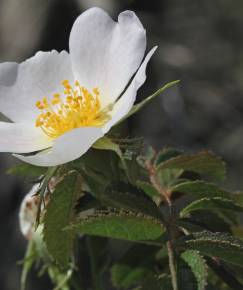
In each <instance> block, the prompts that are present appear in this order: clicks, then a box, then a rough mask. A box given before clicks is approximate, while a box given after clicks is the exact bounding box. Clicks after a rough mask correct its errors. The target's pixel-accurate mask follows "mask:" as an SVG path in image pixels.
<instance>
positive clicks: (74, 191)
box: [43, 173, 80, 268]
mask: <svg viewBox="0 0 243 290" xmlns="http://www.w3.org/2000/svg"><path fill="white" fill-rule="evenodd" d="M79 186H80V183H79V182H78V176H77V174H76V173H74V174H70V175H68V176H66V177H65V179H64V180H63V181H61V182H60V183H59V184H58V185H57V187H56V189H55V191H54V192H53V193H52V195H51V199H50V201H49V203H48V205H47V208H46V213H45V216H44V221H43V222H44V230H43V237H44V241H45V243H46V246H47V249H48V252H49V253H50V255H51V256H52V257H53V258H54V260H55V261H56V262H57V263H58V264H59V266H60V267H62V268H67V266H68V262H69V259H70V256H71V252H72V246H73V232H72V231H68V232H66V231H64V230H63V229H64V228H65V227H66V226H67V225H69V223H70V222H71V221H73V219H74V212H75V205H76V201H77V198H78V196H79V194H80V188H79Z"/></svg>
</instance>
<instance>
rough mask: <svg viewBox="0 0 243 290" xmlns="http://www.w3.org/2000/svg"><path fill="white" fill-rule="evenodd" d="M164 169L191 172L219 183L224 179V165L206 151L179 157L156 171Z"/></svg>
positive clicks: (161, 165) (168, 161) (166, 162)
mask: <svg viewBox="0 0 243 290" xmlns="http://www.w3.org/2000/svg"><path fill="white" fill-rule="evenodd" d="M166 169H183V170H187V171H193V172H196V173H198V174H201V175H203V176H204V175H205V176H208V177H211V178H214V179H216V180H219V181H221V180H223V179H224V177H225V163H224V162H223V161H222V159H221V158H219V157H217V156H216V155H214V154H213V153H211V152H208V151H202V152H199V153H197V154H184V155H180V156H177V157H174V158H171V159H169V160H167V161H165V162H163V163H161V164H160V165H159V166H157V170H158V171H161V170H166Z"/></svg>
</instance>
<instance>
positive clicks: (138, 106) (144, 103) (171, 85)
mask: <svg viewBox="0 0 243 290" xmlns="http://www.w3.org/2000/svg"><path fill="white" fill-rule="evenodd" d="M179 82H180V81H179V80H176V81H172V82H170V83H168V84H166V85H164V86H163V87H162V88H160V89H158V90H157V91H156V92H155V93H153V94H152V95H150V96H149V97H147V98H146V99H145V100H143V101H142V102H140V103H138V104H136V105H134V106H133V107H132V109H131V111H130V112H129V113H128V114H127V115H126V116H125V117H124V118H123V119H122V120H121V121H119V122H118V124H120V123H121V122H123V121H124V120H126V119H127V118H129V117H131V116H132V115H134V114H135V113H137V112H138V111H140V110H141V109H142V108H143V107H144V106H145V105H147V104H149V103H150V102H151V101H152V100H153V99H155V98H156V97H157V96H159V95H160V94H161V93H163V92H164V91H165V90H167V89H169V88H171V87H173V86H174V85H176V84H178V83H179ZM118 124H117V125H118Z"/></svg>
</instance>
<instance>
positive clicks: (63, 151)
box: [14, 127, 104, 166]
mask: <svg viewBox="0 0 243 290" xmlns="http://www.w3.org/2000/svg"><path fill="white" fill-rule="evenodd" d="M103 135H104V133H103V132H102V130H101V129H100V128H95V127H82V128H78V129H74V130H72V131H70V132H68V133H66V134H64V135H62V136H60V137H59V138H57V139H56V141H55V143H54V145H53V147H52V148H51V149H50V150H47V151H45V152H41V153H38V154H36V155H32V156H21V155H16V154H14V156H15V157H17V158H19V159H21V160H22V161H24V162H27V163H30V164H33V165H37V166H56V165H60V164H64V163H67V162H70V161H73V160H75V159H77V158H79V157H80V156H81V155H83V154H84V153H85V152H86V151H87V150H88V149H89V148H90V147H91V146H92V144H93V143H94V142H95V141H96V140H98V139H99V138H101V137H102V136H103Z"/></svg>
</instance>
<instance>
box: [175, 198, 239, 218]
mask: <svg viewBox="0 0 243 290" xmlns="http://www.w3.org/2000/svg"><path fill="white" fill-rule="evenodd" d="M214 209H219V210H220V209H222V210H232V211H235V212H243V207H241V206H239V205H237V204H235V203H234V202H233V201H232V200H230V199H226V198H222V197H213V198H207V197H204V198H202V199H198V200H195V201H193V202H192V203H190V204H189V205H188V206H186V207H185V208H183V209H182V211H181V212H180V215H181V216H182V217H183V216H185V215H187V214H188V213H190V212H192V211H196V210H214Z"/></svg>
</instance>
